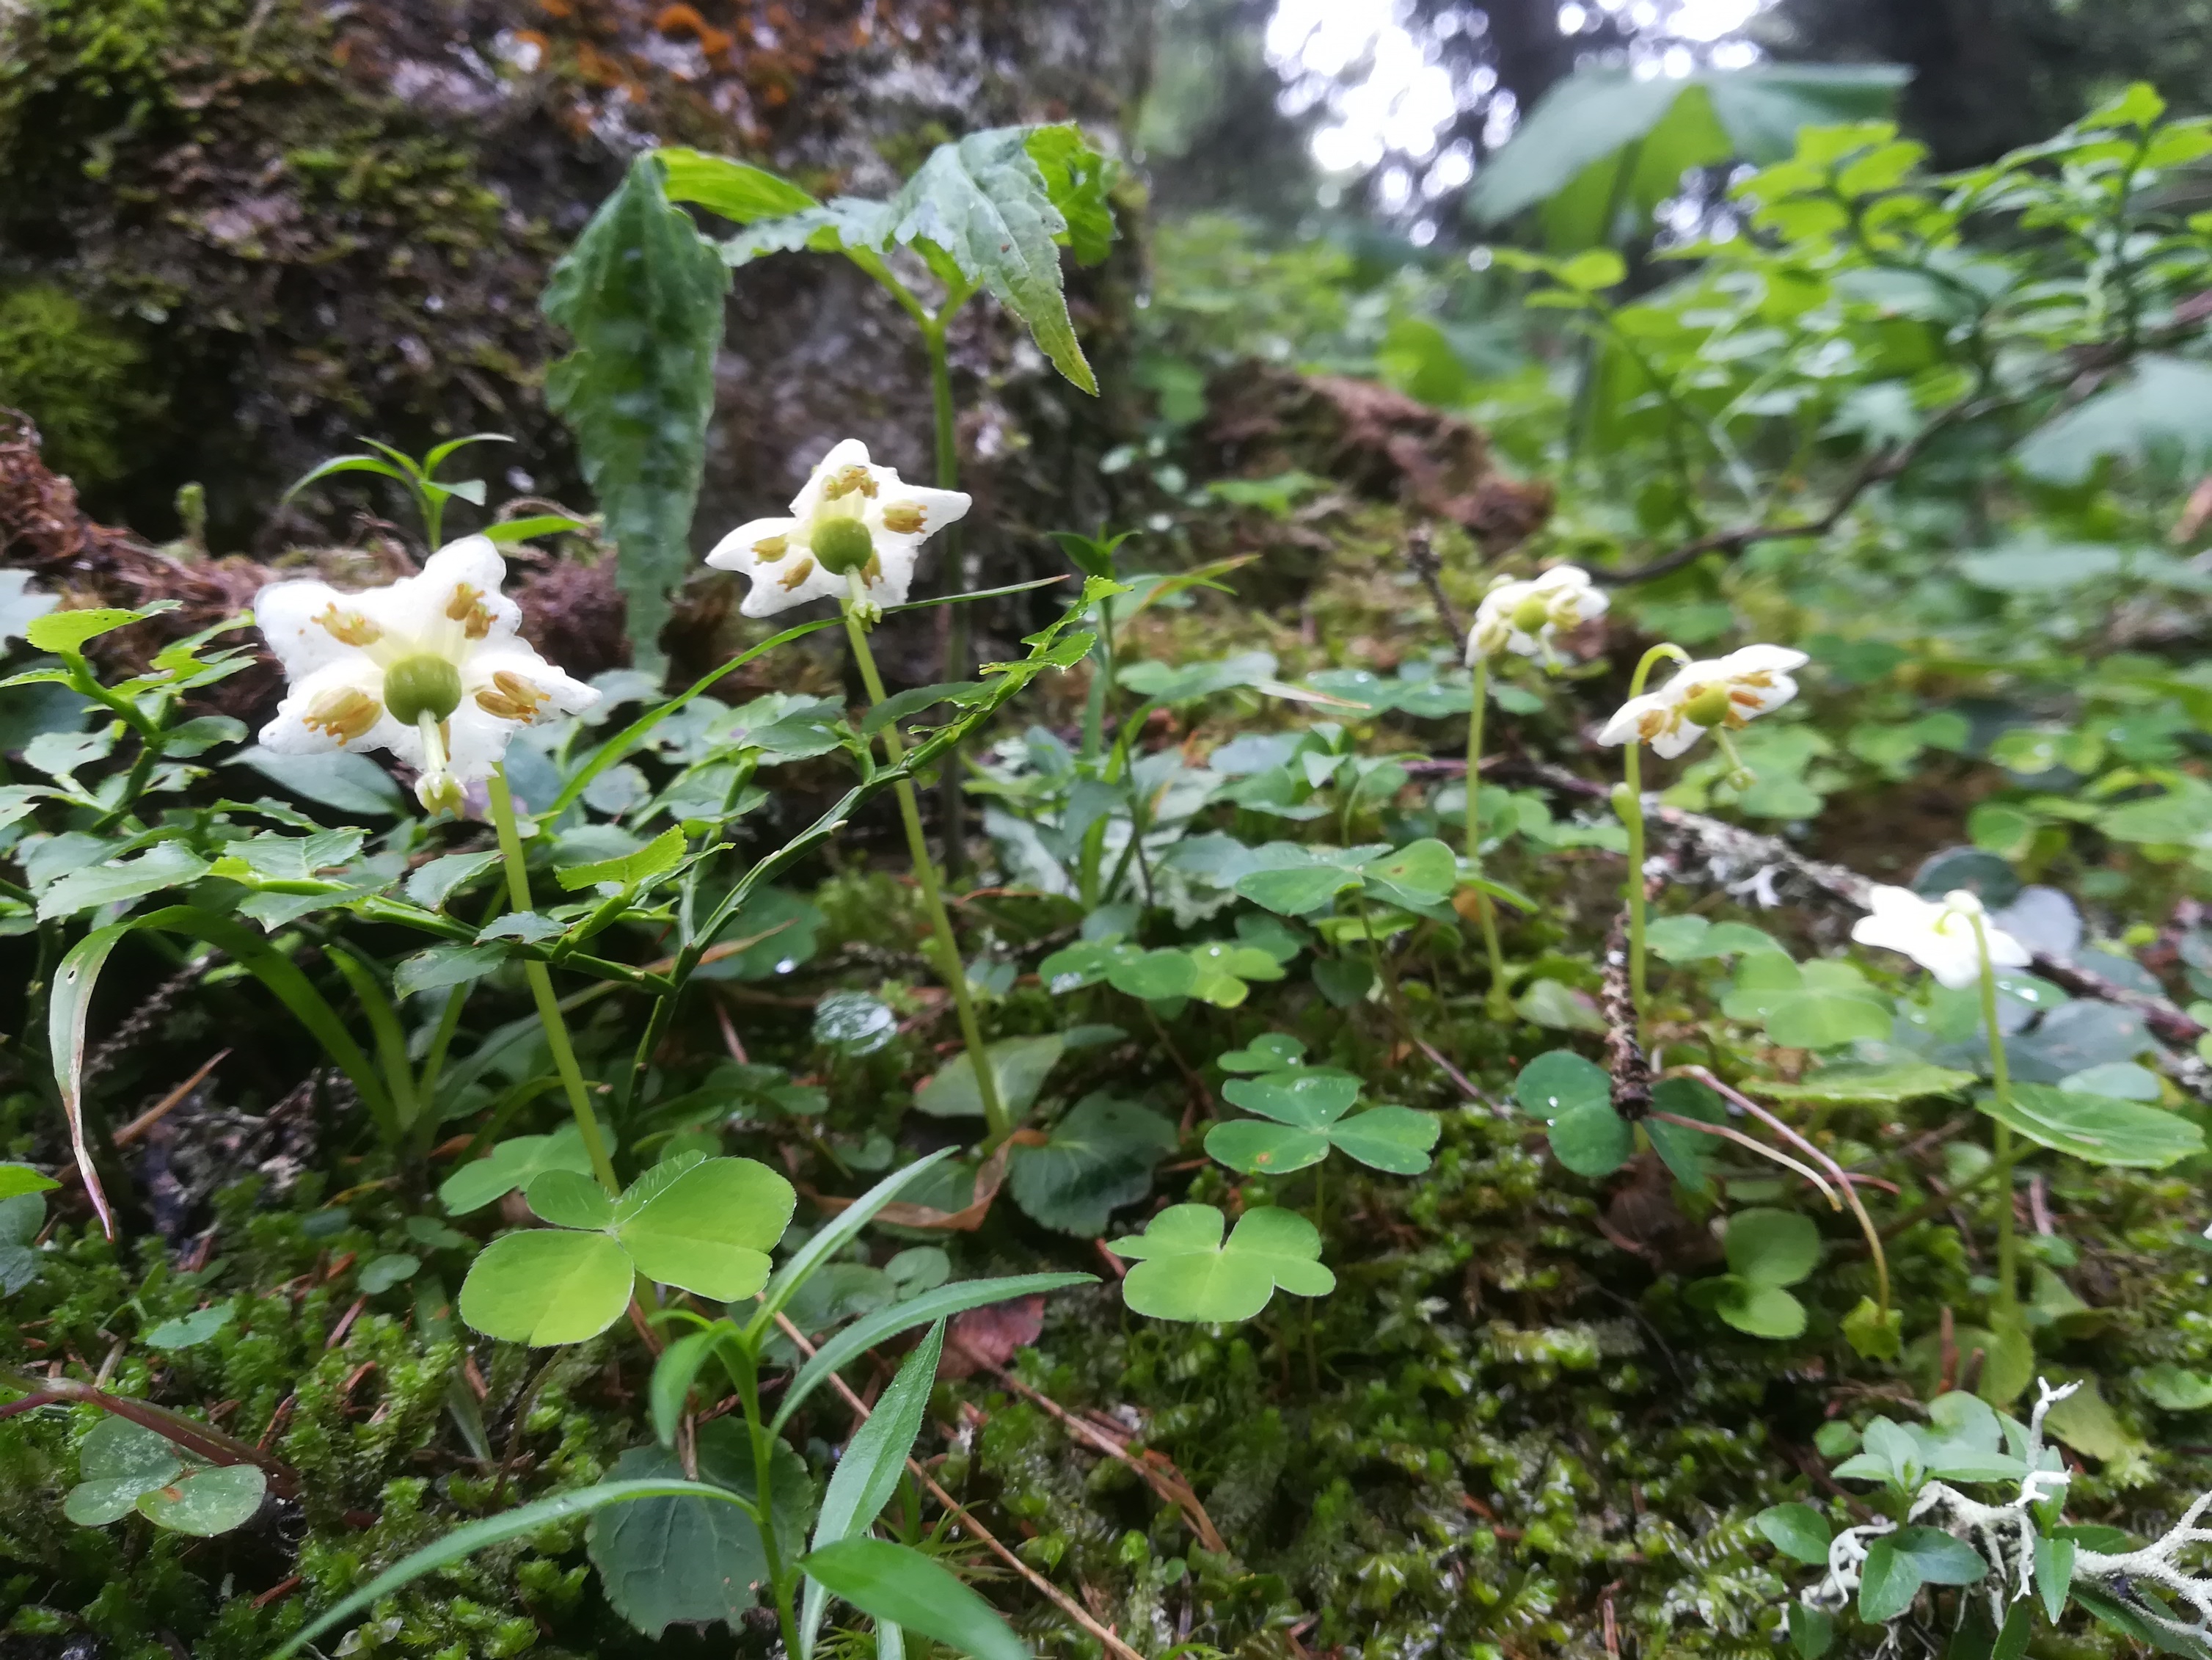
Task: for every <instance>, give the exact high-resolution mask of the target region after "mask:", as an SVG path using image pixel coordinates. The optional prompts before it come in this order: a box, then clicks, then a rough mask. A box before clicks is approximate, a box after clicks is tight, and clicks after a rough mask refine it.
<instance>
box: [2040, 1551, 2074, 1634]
mask: <svg viewBox="0 0 2212 1660" xmlns="http://www.w3.org/2000/svg"><path fill="white" fill-rule="evenodd" d="M2075 1550H2076V1546H2075V1543H2074V1541H2072V1540H2071V1539H2043V1538H2039V1539H2038V1540H2037V1541H2035V1590H2036V1594H2037V1595H2038V1596H2041V1597H2042V1598H2043V1611H2044V1613H2045V1614H2047V1615H2049V1616H2050V1618H2051V1623H2053V1624H2054V1625H2055V1624H2057V1620H2058V1616H2059V1615H2060V1614H2063V1613H2065V1612H2066V1593H2067V1591H2068V1590H2069V1588H2070V1587H2071V1586H2072V1585H2073V1584H2074V1556H2075Z"/></svg>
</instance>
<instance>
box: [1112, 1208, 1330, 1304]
mask: <svg viewBox="0 0 2212 1660" xmlns="http://www.w3.org/2000/svg"><path fill="white" fill-rule="evenodd" d="M1226 1223H1227V1218H1225V1216H1223V1215H1222V1213H1220V1212H1219V1211H1218V1210H1216V1209H1214V1208H1213V1207H1212V1206H1211V1205H1170V1206H1169V1207H1167V1208H1166V1209H1165V1210H1164V1211H1162V1212H1161V1213H1159V1214H1158V1216H1155V1217H1154V1218H1152V1221H1151V1222H1150V1223H1149V1224H1148V1225H1146V1229H1145V1231H1144V1232H1143V1233H1141V1234H1136V1235H1131V1236H1128V1237H1123V1238H1121V1239H1115V1240H1109V1242H1108V1243H1107V1246H1106V1249H1107V1250H1110V1251H1112V1252H1114V1253H1115V1255H1116V1256H1126V1257H1130V1258H1133V1259H1134V1260H1135V1261H1136V1262H1137V1266H1136V1267H1135V1268H1131V1269H1130V1270H1129V1274H1128V1277H1127V1279H1125V1280H1122V1282H1121V1298H1122V1300H1123V1301H1124V1302H1125V1303H1127V1304H1128V1305H1129V1307H1130V1308H1131V1309H1132V1310H1134V1311H1135V1312H1137V1313H1139V1314H1143V1315H1149V1316H1152V1318H1153V1319H1155V1320H1181V1321H1192V1322H1204V1323H1209V1324H1226V1323H1231V1322H1233V1321H1238V1320H1249V1319H1250V1318H1251V1317H1252V1316H1254V1315H1255V1314H1257V1313H1259V1312H1260V1310H1261V1309H1264V1308H1265V1307H1267V1304H1268V1301H1269V1300H1270V1299H1271V1298H1273V1296H1274V1294H1275V1292H1276V1289H1277V1288H1278V1287H1280V1288H1281V1289H1282V1290H1284V1291H1286V1292H1291V1294H1292V1295H1293V1296H1297V1297H1326V1296H1328V1293H1329V1292H1332V1291H1334V1290H1335V1289H1336V1276H1335V1275H1334V1274H1332V1273H1330V1272H1329V1271H1328V1269H1327V1268H1323V1267H1322V1264H1321V1260H1320V1258H1321V1233H1320V1231H1319V1230H1317V1229H1316V1227H1315V1226H1314V1225H1313V1224H1312V1223H1311V1222H1309V1221H1308V1220H1306V1219H1305V1218H1304V1217H1303V1216H1300V1215H1299V1214H1297V1213H1296V1212H1295V1211H1289V1210H1284V1209H1282V1208H1280V1207H1276V1206H1266V1207H1261V1208H1258V1209H1255V1210H1248V1211H1246V1212H1245V1213H1244V1214H1243V1216H1241V1217H1239V1218H1238V1219H1237V1226H1236V1228H1235V1230H1234V1231H1231V1232H1230V1234H1229V1237H1227V1238H1226V1239H1224V1238H1223V1237H1222V1234H1223V1231H1224V1229H1225V1225H1226Z"/></svg>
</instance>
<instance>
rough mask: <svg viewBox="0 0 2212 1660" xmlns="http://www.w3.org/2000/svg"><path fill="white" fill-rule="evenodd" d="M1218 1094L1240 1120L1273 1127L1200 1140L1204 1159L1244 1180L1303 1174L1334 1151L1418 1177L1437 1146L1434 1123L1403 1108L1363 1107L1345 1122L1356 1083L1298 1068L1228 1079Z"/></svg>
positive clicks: (1226, 1129)
mask: <svg viewBox="0 0 2212 1660" xmlns="http://www.w3.org/2000/svg"><path fill="white" fill-rule="evenodd" d="M1221 1092H1222V1093H1223V1094H1224V1095H1225V1096H1226V1097H1227V1098H1229V1099H1230V1100H1231V1101H1232V1102H1234V1103H1235V1104H1237V1105H1238V1106H1240V1107H1243V1109H1244V1110H1246V1111H1247V1112H1254V1113H1258V1114H1259V1115H1260V1116H1261V1117H1262V1118H1266V1119H1271V1120H1273V1122H1271V1123H1261V1122H1255V1121H1254V1120H1252V1119H1249V1118H1240V1119H1236V1120H1232V1121H1231V1122H1228V1123H1224V1124H1217V1125H1215V1126H1214V1127H1213V1128H1212V1130H1210V1131H1209V1132H1207V1134H1206V1152H1208V1153H1209V1154H1211V1155H1212V1157H1213V1158H1217V1159H1218V1160H1219V1161H1220V1162H1221V1163H1223V1164H1226V1165H1228V1166H1229V1168H1230V1169H1231V1170H1236V1171H1244V1172H1246V1173H1247V1174H1248V1175H1258V1174H1263V1173H1264V1174H1269V1175H1280V1174H1282V1173H1283V1172H1285V1171H1295V1170H1304V1168H1306V1166H1308V1165H1309V1164H1319V1163H1320V1162H1321V1161H1322V1159H1324V1158H1328V1152H1329V1149H1330V1148H1331V1147H1332V1146H1334V1147H1337V1148H1340V1149H1341V1150H1342V1151H1343V1152H1346V1154H1347V1155H1349V1156H1350V1157H1352V1158H1356V1159H1358V1161H1359V1162H1360V1163H1361V1164H1366V1165H1369V1166H1370V1167H1372V1168H1374V1169H1376V1170H1383V1171H1390V1172H1391V1173H1392V1174H1393V1175H1398V1176H1418V1175H1419V1174H1420V1172H1421V1171H1425V1170H1426V1169H1427V1168H1428V1167H1429V1150H1430V1149H1431V1147H1433V1146H1436V1144H1437V1121H1436V1120H1435V1118H1434V1117H1432V1116H1430V1115H1429V1114H1427V1113H1425V1112H1416V1111H1414V1110H1413V1109H1412V1108H1411V1107H1392V1106H1384V1107H1371V1108H1370V1109H1369V1110H1367V1111H1365V1112H1363V1113H1361V1114H1359V1115H1358V1116H1357V1117H1353V1118H1346V1116H1345V1115H1346V1113H1348V1112H1350V1111H1351V1110H1352V1106H1353V1104H1354V1103H1356V1102H1357V1101H1358V1098H1359V1080H1358V1079H1357V1078H1354V1077H1353V1076H1352V1074H1351V1073H1343V1072H1337V1071H1334V1070H1333V1069H1329V1068H1325V1067H1311V1068H1307V1067H1300V1068H1297V1069H1296V1070H1294V1071H1293V1070H1285V1071H1280V1072H1275V1073H1266V1074H1263V1075H1262V1076H1261V1077H1258V1078H1232V1079H1230V1080H1229V1082H1228V1083H1226V1084H1225V1085H1222V1091H1221Z"/></svg>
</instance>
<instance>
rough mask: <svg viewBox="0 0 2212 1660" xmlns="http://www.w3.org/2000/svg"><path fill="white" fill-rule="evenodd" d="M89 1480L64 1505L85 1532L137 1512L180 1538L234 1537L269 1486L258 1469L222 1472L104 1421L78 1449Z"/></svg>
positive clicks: (147, 1434)
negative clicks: (180, 1534) (191, 1536)
mask: <svg viewBox="0 0 2212 1660" xmlns="http://www.w3.org/2000/svg"><path fill="white" fill-rule="evenodd" d="M77 1474H78V1475H80V1476H81V1477H82V1480H81V1481H79V1482H78V1483H77V1485H76V1487H73V1488H71V1489H70V1493H69V1496H68V1497H67V1498H66V1499H64V1500H63V1501H62V1514H63V1515H64V1516H66V1517H69V1519H70V1521H72V1522H75V1523H77V1524H78V1525H79V1526H81V1527H88V1528H98V1527H105V1526H106V1524H107V1523H111V1522H117V1521H120V1520H121V1519H122V1518H123V1517H125V1516H128V1515H129V1514H131V1511H137V1513H138V1514H139V1515H141V1516H143V1517H145V1518H146V1519H147V1520H148V1521H149V1522H151V1523H154V1524H155V1526H157V1527H163V1528H167V1529H169V1530H170V1531H171V1532H173V1533H186V1534H191V1535H193V1536H194V1537H196V1538H207V1537H210V1536H211V1535H215V1534H218V1533H228V1532H229V1531H230V1530H231V1529H233V1528H235V1527H239V1526H240V1525H242V1524H243V1523H246V1522H248V1521H250V1520H252V1517H253V1514H254V1512H255V1511H258V1510H259V1509H260V1508H261V1499H262V1495H263V1494H264V1493H266V1492H267V1491H268V1487H269V1479H268V1477H267V1476H266V1475H264V1474H263V1473H262V1471H261V1470H260V1469H259V1468H258V1467H257V1466H255V1465H252V1464H234V1465H229V1466H227V1467H220V1468H218V1467H215V1466H210V1465H207V1464H202V1463H197V1462H193V1461H192V1460H191V1459H190V1458H187V1457H186V1456H185V1454H184V1452H183V1451H182V1450H180V1449H179V1447H178V1446H177V1445H176V1444H175V1443H174V1442H173V1441H170V1440H168V1439H167V1438H165V1437H162V1436H161V1435H157V1434H155V1432H153V1431H152V1430H149V1429H148V1428H146V1427H145V1426H143V1425H142V1424H135V1423H132V1422H131V1420H129V1419H127V1418H102V1419H101V1420H100V1421H99V1422H98V1423H96V1424H94V1426H92V1428H91V1429H90V1430H88V1431H87V1432H86V1433H85V1438H84V1441H83V1443H82V1445H80V1446H79V1448H78V1449H77Z"/></svg>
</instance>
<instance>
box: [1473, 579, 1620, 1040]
mask: <svg viewBox="0 0 2212 1660" xmlns="http://www.w3.org/2000/svg"><path fill="white" fill-rule="evenodd" d="M1607 604H1608V601H1607V597H1606V594H1605V592H1604V590H1603V589H1601V588H1598V587H1594V586H1592V584H1591V582H1590V578H1589V572H1588V571H1585V570H1583V569H1579V568H1577V567H1576V566H1573V565H1554V566H1553V568H1552V569H1549V570H1547V571H1546V572H1545V573H1544V574H1543V575H1541V576H1539V577H1537V578H1536V579H1535V580H1534V581H1528V582H1517V581H1514V580H1513V579H1512V578H1510V577H1507V576H1501V577H1499V578H1498V580H1497V581H1494V582H1492V584H1491V585H1490V592H1489V593H1486V594H1484V595H1483V597H1482V604H1481V605H1479V606H1478V607H1476V609H1475V613H1474V626H1473V627H1472V628H1470V629H1468V634H1467V665H1468V668H1469V669H1471V670H1472V671H1474V688H1473V690H1474V703H1473V707H1472V708H1470V709H1469V711H1468V723H1467V864H1468V872H1469V873H1470V874H1472V875H1474V876H1476V877H1480V875H1481V874H1482V727H1483V717H1484V715H1485V714H1486V713H1487V712H1488V706H1489V702H1490V660H1491V659H1492V657H1494V656H1496V655H1497V654H1498V653H1499V652H1501V651H1510V652H1511V653H1513V654H1515V655H1516V656H1519V657H1534V658H1540V659H1541V660H1542V661H1543V664H1544V666H1545V667H1546V668H1547V669H1549V670H1557V669H1558V668H1559V653H1558V651H1557V648H1556V645H1555V642H1556V641H1557V639H1558V636H1559V633H1560V631H1561V630H1562V629H1577V628H1579V627H1581V626H1582V625H1583V623H1589V622H1594V621H1595V620H1596V619H1597V618H1598V617H1602V616H1604V615H1605V611H1606V606H1607ZM1474 903H1475V915H1476V918H1477V920H1478V921H1480V925H1481V927H1482V944H1483V950H1484V952H1485V953H1486V955H1487V956H1488V958H1489V959H1490V997H1489V1006H1490V1012H1491V1016H1492V1018H1494V1019H1500V1020H1502V1019H1504V1018H1505V1017H1506V1016H1507V1015H1508V1014H1510V1012H1512V1005H1511V1003H1510V1001H1509V1000H1508V997H1507V989H1508V981H1507V977H1506V972H1505V953H1504V950H1503V949H1502V948H1501V947H1500V946H1499V944H1498V908H1497V906H1496V905H1495V904H1494V903H1492V901H1491V897H1490V896H1489V895H1488V894H1486V893H1485V892H1483V891H1481V890H1480V889H1479V888H1478V889H1477V890H1476V891H1475V896H1474Z"/></svg>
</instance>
